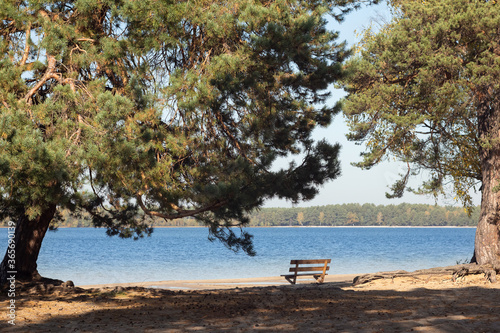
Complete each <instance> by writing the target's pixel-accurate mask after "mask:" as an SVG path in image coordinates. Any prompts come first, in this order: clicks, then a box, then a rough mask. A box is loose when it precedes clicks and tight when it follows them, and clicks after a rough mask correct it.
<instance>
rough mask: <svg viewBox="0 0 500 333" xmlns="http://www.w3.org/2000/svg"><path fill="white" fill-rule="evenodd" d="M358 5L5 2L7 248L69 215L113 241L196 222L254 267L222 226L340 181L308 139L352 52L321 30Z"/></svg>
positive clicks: (248, 0)
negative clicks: (155, 226)
mask: <svg viewBox="0 0 500 333" xmlns="http://www.w3.org/2000/svg"><path fill="white" fill-rule="evenodd" d="M359 3H360V2H354V1H302V0H291V1H281V0H280V1H254V0H227V1H205V0H197V1H171V0H164V1H158V0H143V1H135V0H99V1H89V0H68V1H56V0H30V1H18V0H6V1H2V2H1V4H0V17H1V18H2V22H0V49H1V51H2V55H3V56H2V58H1V60H0V150H1V153H0V193H1V195H0V218H2V219H3V218H9V219H12V220H15V221H17V227H18V229H19V230H17V231H16V234H17V233H18V232H19V233H20V234H19V235H16V237H17V238H18V242H17V243H16V245H17V246H18V248H19V249H21V248H22V247H23V246H25V244H24V243H23V242H28V243H29V242H31V241H30V239H31V238H30V237H31V236H29V235H28V233H29V232H32V233H33V232H35V231H34V229H36V228H41V229H40V230H38V231H36V232H35V233H36V234H37V235H38V236H37V237H39V239H38V240H37V241H36V242H38V243H41V239H43V235H44V234H45V229H44V228H43V227H41V226H42V225H46V224H47V223H50V221H52V220H53V218H57V211H58V210H60V209H61V208H68V209H70V210H71V211H73V212H75V214H77V213H78V212H81V211H87V212H90V213H91V215H92V217H93V222H94V224H95V225H96V226H100V227H105V228H107V230H108V233H109V234H110V235H120V236H122V237H130V236H136V237H140V236H142V235H143V234H144V233H146V234H148V233H150V232H151V228H150V225H149V224H148V221H147V220H146V219H143V220H137V216H138V213H139V212H144V213H145V214H142V215H141V216H155V217H161V218H165V219H174V218H182V217H186V216H195V217H196V219H198V220H200V221H203V222H204V223H205V224H206V225H207V226H208V227H209V230H210V234H211V237H214V238H218V239H220V240H222V241H223V242H225V243H226V244H227V245H228V246H229V247H231V248H235V249H238V248H240V247H241V248H243V250H245V251H246V252H247V253H250V254H251V253H252V252H253V250H252V246H251V240H250V236H249V235H247V234H246V233H244V232H243V233H242V234H241V236H236V235H235V234H234V233H233V231H232V230H231V229H229V228H226V227H227V226H229V225H234V221H235V220H236V221H240V223H241V224H242V225H243V224H245V223H246V222H247V221H248V218H247V216H246V214H247V213H248V212H250V211H252V210H253V209H255V208H258V207H260V206H261V205H262V203H263V201H264V200H265V199H267V198H271V197H275V196H277V197H280V198H286V199H289V200H291V201H293V202H298V201H300V200H307V199H310V198H312V197H313V196H314V195H315V194H316V193H317V186H318V185H321V184H323V183H324V182H326V181H328V180H331V179H334V178H335V177H337V176H338V175H339V163H338V160H337V155H338V150H339V146H338V145H335V144H328V143H326V142H324V141H320V142H314V140H313V139H312V138H311V132H312V130H313V129H314V128H315V127H316V126H327V125H328V124H329V123H330V121H331V119H332V116H333V115H334V114H336V113H337V112H338V111H339V107H338V106H337V105H335V106H327V105H326V104H325V102H326V100H327V98H328V96H329V92H328V88H329V84H331V83H332V82H335V81H336V80H337V79H339V78H340V77H341V76H342V69H341V63H342V61H343V60H344V59H345V57H346V56H347V55H348V54H349V52H348V50H346V48H345V44H344V43H338V42H337V41H336V39H337V33H335V32H332V31H329V30H328V29H327V28H326V23H327V21H326V16H327V15H330V16H331V17H334V18H336V19H338V20H340V19H341V18H342V15H343V13H345V12H346V11H348V10H350V9H352V8H354V7H356V6H359ZM290 154H295V155H298V156H299V157H300V159H301V162H300V163H291V164H290V165H289V167H287V168H282V169H280V170H276V169H275V168H274V169H273V162H274V161H275V160H276V159H277V158H278V157H285V156H289V155H290ZM47 221H48V222H47ZM23 225H24V227H21V226H23ZM29 230H31V231H29ZM21 233H25V236H26V238H23V237H24V236H22V235H21ZM40 235H41V239H40ZM21 243H22V244H21ZM23 244H24V245H23ZM37 246H38V245H37ZM19 251H20V250H19ZM19 251H18V252H19ZM30 251H31V250H30ZM30 251H28V252H30ZM34 251H35V252H36V256H37V255H38V252H37V250H34ZM31 252H32V251H31ZM19 256H21V252H19V255H18V257H19ZM36 256H35V260H36ZM25 261H26V262H27V261H30V262H31V261H33V260H32V259H27V258H25ZM19 262H20V261H19V260H18V264H19ZM35 267H36V265H35Z"/></svg>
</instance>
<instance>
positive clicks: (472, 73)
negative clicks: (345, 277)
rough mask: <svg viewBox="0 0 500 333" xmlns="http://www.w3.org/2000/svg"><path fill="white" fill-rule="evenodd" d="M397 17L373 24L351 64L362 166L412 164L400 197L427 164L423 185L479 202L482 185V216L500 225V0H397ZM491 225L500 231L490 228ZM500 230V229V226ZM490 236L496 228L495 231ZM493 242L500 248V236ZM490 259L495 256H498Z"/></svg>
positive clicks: (397, 189)
mask: <svg viewBox="0 0 500 333" xmlns="http://www.w3.org/2000/svg"><path fill="white" fill-rule="evenodd" d="M390 4H391V5H392V8H393V14H394V19H393V20H392V22H390V23H389V24H387V25H384V26H383V27H382V28H381V30H380V31H378V32H375V33H374V32H372V31H370V30H368V31H366V32H365V35H364V38H363V40H362V41H361V43H360V46H359V53H358V55H357V56H356V57H354V58H352V59H351V60H350V61H349V62H348V64H347V65H346V68H348V69H349V71H350V72H351V75H350V76H349V78H348V79H347V80H345V81H344V87H345V88H346V90H347V91H348V92H349V96H348V97H347V98H346V100H345V103H344V114H345V116H346V117H347V119H348V122H349V126H350V129H351V133H350V134H349V139H351V140H354V141H357V142H359V143H364V144H365V146H366V148H367V149H366V152H365V153H363V155H362V161H361V162H360V163H358V166H359V167H362V168H370V167H372V166H374V165H376V164H378V163H380V162H381V161H383V160H384V159H387V158H395V159H397V160H400V161H402V162H404V163H405V164H406V165H407V173H405V174H403V175H401V176H402V177H401V179H400V180H399V181H398V182H396V183H395V184H394V185H393V186H392V193H390V194H388V196H389V197H391V196H396V197H400V196H402V195H403V192H404V190H405V188H406V187H407V184H408V179H409V178H410V177H411V176H414V175H417V174H422V172H423V171H425V172H427V173H428V175H429V178H428V179H427V180H426V181H424V182H423V183H422V184H421V186H420V187H419V188H418V189H409V190H412V191H415V192H417V193H426V194H433V195H436V196H437V195H440V194H449V193H450V192H451V193H454V197H455V198H456V199H457V200H461V201H462V203H463V204H464V205H465V206H466V207H468V208H471V207H472V200H471V195H470V194H471V191H472V190H482V194H483V204H482V208H481V209H482V213H481V216H482V219H483V220H484V221H483V223H484V225H488V228H491V230H490V231H488V232H486V231H479V230H480V229H481V228H482V227H481V226H482V225H483V223H482V222H480V227H479V228H478V235H480V234H483V235H486V234H490V235H494V233H495V231H494V229H495V228H496V227H495V226H496V225H498V220H499V219H498V209H499V208H498V207H500V206H498V204H496V203H495V202H497V199H498V198H496V197H495V198H493V197H491V198H490V197H488V199H487V200H485V196H486V195H488V196H489V195H494V196H496V194H495V193H496V192H498V168H497V163H498V160H497V155H498V154H497V153H498V147H499V144H500V141H499V137H498V136H499V133H498V129H499V124H500V123H499V121H498V120H499V118H498V117H499V112H500V110H499V106H500V104H499V92H500V91H499V88H500V44H499V42H500V33H499V32H500V30H499V29H500V7H499V6H498V4H497V3H496V2H495V1H465V0H458V1H457V0H431V1H399V0H394V1H390ZM490 232H491V233H490ZM496 233H498V231H496ZM488 237H490V236H488ZM492 237H493V238H491V239H489V240H488V241H486V240H479V239H478V238H476V254H477V251H478V248H477V246H478V245H479V244H478V243H484V244H486V243H488V244H489V245H488V246H491V247H492V248H494V249H495V250H493V252H495V253H496V254H495V255H493V256H492V257H491V258H496V259H491V261H496V260H498V258H499V254H500V252H498V249H499V247H498V236H492ZM491 261H490V262H491Z"/></svg>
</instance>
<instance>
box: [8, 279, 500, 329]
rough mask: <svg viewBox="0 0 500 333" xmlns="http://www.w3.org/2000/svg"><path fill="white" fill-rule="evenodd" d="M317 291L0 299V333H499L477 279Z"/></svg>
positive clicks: (190, 288)
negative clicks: (11, 320) (12, 316)
mask: <svg viewBox="0 0 500 333" xmlns="http://www.w3.org/2000/svg"><path fill="white" fill-rule="evenodd" d="M352 278H353V276H352V275H342V276H337V275H328V276H327V279H326V281H325V283H323V284H321V285H320V284H316V283H314V282H313V281H307V280H306V281H301V283H299V284H297V285H290V284H288V283H285V281H284V279H283V278H280V277H272V278H261V279H238V280H205V281H161V282H148V283H135V284H120V285H109V286H85V288H82V289H80V288H77V289H76V290H73V291H69V292H66V291H55V292H54V291H52V292H49V293H47V292H45V293H41V292H35V291H34V290H31V291H23V292H21V294H17V295H16V298H15V299H16V320H15V323H16V325H15V326H12V325H9V324H7V323H6V322H7V320H6V319H5V318H7V314H8V310H7V306H8V304H9V299H7V298H6V297H5V294H4V295H2V298H0V307H1V308H2V311H3V314H2V323H1V325H2V326H0V329H1V330H2V332H197V331H198V332H200V331H201V332H273V331H276V332H278V331H279V332H411V331H414V332H500V283H489V282H486V281H485V279H484V277H483V276H481V275H475V276H466V277H464V278H462V279H460V280H459V281H457V282H452V281H451V279H450V277H449V276H433V277H431V276H429V277H425V276H424V277H420V278H418V279H417V278H395V279H387V280H377V281H373V282H371V283H368V284H365V285H361V286H356V287H353V286H352V284H351V281H352Z"/></svg>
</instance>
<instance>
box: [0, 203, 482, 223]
mask: <svg viewBox="0 0 500 333" xmlns="http://www.w3.org/2000/svg"><path fill="white" fill-rule="evenodd" d="M478 220H479V207H476V208H475V209H474V211H473V213H472V215H471V216H470V217H469V216H468V215H467V213H466V212H465V211H464V209H463V208H461V207H451V206H445V207H443V206H434V205H422V204H399V205H387V206H382V205H378V206H376V205H374V204H364V205H360V204H342V205H328V206H315V207H308V208H263V209H261V210H259V211H257V212H254V213H253V214H252V215H251V216H250V226H475V225H477V221H478ZM5 224H6V221H4V225H5ZM152 225H153V226H158V227H159V226H200V223H198V222H197V221H196V220H195V219H194V218H192V217H191V218H184V219H178V220H172V221H165V220H163V219H153V220H152ZM56 226H57V227H92V222H91V219H90V216H89V215H87V214H81V216H79V217H74V216H72V215H71V214H70V213H69V211H62V212H61V218H60V219H59V221H58V222H57V224H56Z"/></svg>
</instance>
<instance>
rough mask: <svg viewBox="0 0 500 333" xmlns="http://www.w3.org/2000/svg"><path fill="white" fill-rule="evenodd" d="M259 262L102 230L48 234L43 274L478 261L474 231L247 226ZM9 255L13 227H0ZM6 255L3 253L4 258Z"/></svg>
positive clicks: (179, 274) (150, 277)
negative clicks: (303, 262) (312, 261)
mask: <svg viewBox="0 0 500 333" xmlns="http://www.w3.org/2000/svg"><path fill="white" fill-rule="evenodd" d="M247 230H248V231H249V232H250V233H251V234H253V235H254V243H255V248H256V250H257V256H255V257H248V256H246V255H245V254H243V253H234V252H232V251H230V250H227V249H226V248H225V247H224V246H223V245H222V244H220V243H219V242H213V243H211V242H210V241H208V239H207V230H206V229H204V228H157V229H155V231H154V233H153V235H152V236H151V237H149V238H144V239H140V240H137V241H134V240H131V239H119V238H117V237H108V236H106V235H105V233H104V230H102V229H93V228H70V229H59V230H58V231H56V232H47V235H46V237H45V240H44V242H43V245H42V250H41V252H40V256H39V259H38V270H39V272H40V274H42V276H46V277H52V278H58V279H61V280H72V281H74V282H75V284H77V285H85V284H97V283H99V284H101V283H119V282H140V281H161V280H189V279H217V278H246V277H265V276H278V275H280V274H283V273H285V272H286V271H287V270H288V263H289V262H290V259H295V258H302V259H308V258H331V259H332V265H331V268H330V274H351V273H370V272H377V271H388V270H397V269H404V270H409V271H412V270H416V269H422V268H430V267H436V266H447V265H455V264H456V263H457V261H463V260H465V259H470V257H471V256H472V252H473V249H474V233H475V229H474V228H247ZM0 237H1V238H0V240H1V243H0V244H2V245H1V248H0V251H5V249H6V244H7V229H0ZM2 257H3V252H2Z"/></svg>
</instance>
